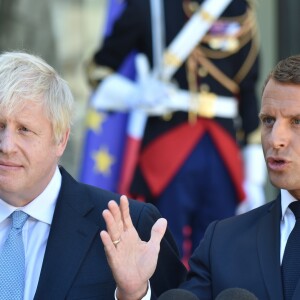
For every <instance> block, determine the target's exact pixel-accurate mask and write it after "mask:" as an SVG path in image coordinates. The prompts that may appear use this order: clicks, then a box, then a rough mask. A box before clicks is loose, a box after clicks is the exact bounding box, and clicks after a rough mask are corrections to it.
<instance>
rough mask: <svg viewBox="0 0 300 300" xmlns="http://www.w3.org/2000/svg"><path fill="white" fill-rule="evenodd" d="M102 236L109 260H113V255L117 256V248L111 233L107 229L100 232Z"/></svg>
mask: <svg viewBox="0 0 300 300" xmlns="http://www.w3.org/2000/svg"><path fill="white" fill-rule="evenodd" d="M100 238H101V240H102V243H103V246H104V250H105V253H106V256H107V259H108V261H109V262H111V261H112V259H113V257H115V256H116V252H117V249H116V247H115V245H114V244H113V242H112V241H111V237H110V235H109V234H108V232H106V231H105V230H102V231H101V232H100Z"/></svg>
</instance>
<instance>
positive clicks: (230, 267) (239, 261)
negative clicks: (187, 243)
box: [182, 197, 300, 300]
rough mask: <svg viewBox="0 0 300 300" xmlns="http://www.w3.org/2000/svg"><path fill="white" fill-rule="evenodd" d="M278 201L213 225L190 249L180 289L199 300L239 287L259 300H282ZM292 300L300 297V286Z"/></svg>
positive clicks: (279, 208)
mask: <svg viewBox="0 0 300 300" xmlns="http://www.w3.org/2000/svg"><path fill="white" fill-rule="evenodd" d="M280 219H281V202H280V197H278V198H277V199H276V200H275V201H273V202H269V203H267V204H265V205H263V206H261V207H259V208H257V209H254V210H252V211H250V212H248V213H246V214H243V215H240V216H236V217H232V218H229V219H226V220H222V221H216V222H214V223H212V224H211V225H210V226H209V227H208V229H207V231H206V234H205V236H204V239H203V240H202V242H201V243H200V245H199V247H198V248H197V249H196V250H195V252H194V254H193V256H192V258H191V260H190V266H191V271H190V273H189V275H188V281H187V282H185V283H184V284H183V285H182V287H183V288H186V289H188V290H190V291H192V292H194V293H195V294H196V295H197V296H198V297H199V298H200V299H201V300H206V299H207V300H208V299H215V297H216V296H217V295H218V294H219V293H220V292H221V291H223V290H225V289H228V288H234V287H238V288H243V289H246V290H248V291H250V292H252V293H253V294H255V295H256V297H258V299H260V300H268V299H270V300H282V299H283V291H282V283H281V270H280ZM294 299H295V300H296V299H300V284H299V285H298V287H297V290H296V293H295V297H294Z"/></svg>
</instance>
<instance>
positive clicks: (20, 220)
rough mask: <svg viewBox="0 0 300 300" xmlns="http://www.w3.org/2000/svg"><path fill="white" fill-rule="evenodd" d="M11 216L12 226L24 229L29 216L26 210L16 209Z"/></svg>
mask: <svg viewBox="0 0 300 300" xmlns="http://www.w3.org/2000/svg"><path fill="white" fill-rule="evenodd" d="M11 217H12V227H13V228H14V229H22V228H23V226H24V224H25V222H26V220H27V219H28V217H29V216H28V215H27V214H26V213H25V212H24V211H21V210H16V211H14V212H13V213H12V214H11Z"/></svg>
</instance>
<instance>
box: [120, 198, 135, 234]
mask: <svg viewBox="0 0 300 300" xmlns="http://www.w3.org/2000/svg"><path fill="white" fill-rule="evenodd" d="M120 209H121V215H122V220H123V225H124V230H126V229H129V228H131V227H133V224H132V220H131V216H130V210H129V201H128V198H127V197H126V196H125V195H122V196H121V198H120Z"/></svg>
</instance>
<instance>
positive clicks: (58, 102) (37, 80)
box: [0, 52, 74, 142]
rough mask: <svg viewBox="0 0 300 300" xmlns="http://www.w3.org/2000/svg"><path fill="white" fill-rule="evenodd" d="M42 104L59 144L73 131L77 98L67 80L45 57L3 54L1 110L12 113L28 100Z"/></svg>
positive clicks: (0, 77) (0, 79)
mask: <svg viewBox="0 0 300 300" xmlns="http://www.w3.org/2000/svg"><path fill="white" fill-rule="evenodd" d="M28 100H30V101H34V102H37V103H41V104H42V105H43V107H44V109H45V112H46V115H47V118H48V119H49V121H50V122H51V124H52V128H53V134H54V139H55V141H56V142H59V141H60V140H61V138H62V137H63V135H64V133H66V132H67V130H69V129H70V128H71V123H72V112H73V103H74V100H73V96H72V93H71V90H70V88H69V86H68V84H67V83H66V81H65V80H64V79H62V78H61V77H60V76H59V75H58V73H57V72H56V71H55V70H54V69H53V68H52V67H51V66H50V65H48V64H47V63H46V62H45V61H44V60H43V59H42V58H40V57H38V56H35V55H32V54H28V53H25V52H5V53H3V54H1V55H0V111H4V110H5V111H7V112H8V113H12V112H15V111H17V110H18V109H20V107H21V106H22V105H24V104H25V103H26V101H28Z"/></svg>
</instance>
